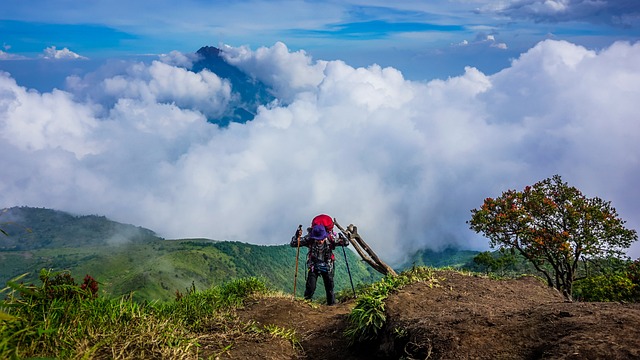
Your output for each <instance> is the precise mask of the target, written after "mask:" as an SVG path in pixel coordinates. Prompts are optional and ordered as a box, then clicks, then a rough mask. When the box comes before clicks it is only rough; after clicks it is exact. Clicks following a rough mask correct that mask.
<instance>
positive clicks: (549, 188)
mask: <svg viewBox="0 0 640 360" xmlns="http://www.w3.org/2000/svg"><path fill="white" fill-rule="evenodd" d="M471 213H472V217H471V220H470V221H468V222H467V223H468V224H469V227H470V228H471V229H472V230H474V231H475V232H477V233H482V234H483V235H484V236H486V237H487V238H489V240H490V245H491V247H492V248H495V247H499V248H507V249H515V250H517V251H518V252H520V254H522V256H524V257H525V258H526V259H527V260H529V261H530V262H531V263H532V264H533V266H534V267H535V268H536V269H537V270H538V271H540V272H541V273H542V274H543V275H544V276H545V278H546V280H547V283H548V284H549V286H553V287H555V288H556V289H558V290H559V291H561V292H562V293H563V294H564V295H565V296H566V297H567V298H568V299H571V291H572V286H573V282H574V280H576V276H577V270H578V265H579V264H580V263H581V262H588V261H590V260H593V259H596V258H601V257H623V256H624V249H627V248H628V247H629V246H631V243H632V242H633V241H635V240H637V239H638V235H637V234H636V231H635V230H630V229H627V228H625V227H624V224H625V221H623V220H622V219H620V218H619V217H618V214H617V212H616V209H615V208H613V207H612V206H611V203H610V202H608V201H604V200H602V199H600V198H597V197H595V198H586V197H585V196H584V195H582V193H581V192H580V191H579V190H578V189H576V188H575V187H572V186H569V185H568V184H567V183H564V182H562V179H561V177H560V176H559V175H554V176H553V177H552V178H549V179H545V180H543V181H540V182H538V183H536V184H535V185H533V186H527V187H525V188H524V190H523V191H515V190H508V191H506V192H504V193H502V195H501V196H500V197H498V198H495V199H492V198H487V199H485V200H484V204H482V207H481V208H479V209H474V210H471ZM545 263H546V264H548V265H549V266H544V264H545Z"/></svg>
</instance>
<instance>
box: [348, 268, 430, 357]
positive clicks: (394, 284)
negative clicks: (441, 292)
mask: <svg viewBox="0 0 640 360" xmlns="http://www.w3.org/2000/svg"><path fill="white" fill-rule="evenodd" d="M419 281H426V282H428V284H429V286H430V287H433V286H439V285H438V280H437V279H436V278H435V276H434V273H433V270H432V269H430V268H425V267H413V268H412V269H411V270H408V271H405V272H403V273H401V274H400V275H398V276H386V277H384V278H382V280H380V281H378V282H376V283H373V284H371V285H370V286H369V288H367V289H366V290H365V291H363V292H362V295H360V297H359V298H358V300H357V301H356V306H355V307H354V308H353V310H352V311H351V313H349V316H348V321H349V325H348V327H347V329H346V330H345V336H347V337H348V338H349V341H350V343H351V344H354V343H356V342H368V341H372V340H374V339H376V338H377V336H378V333H379V332H380V330H381V329H382V328H383V327H384V326H385V324H386V320H387V318H386V314H385V300H386V298H387V297H388V296H389V295H390V294H391V293H392V292H394V291H397V290H398V289H400V288H402V287H403V286H406V285H408V284H411V283H415V282H419Z"/></svg>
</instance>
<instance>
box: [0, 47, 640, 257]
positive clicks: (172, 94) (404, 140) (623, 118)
mask: <svg viewBox="0 0 640 360" xmlns="http://www.w3.org/2000/svg"><path fill="white" fill-rule="evenodd" d="M225 56H226V58H227V59H229V61H230V62H232V63H233V64H235V65H236V66H238V67H239V68H241V69H244V70H245V71H248V72H250V73H252V74H253V75H254V76H255V77H256V78H259V79H261V80H263V81H264V82H265V83H267V84H269V85H270V86H272V87H273V88H274V90H275V93H277V94H278V96H279V97H280V98H279V100H280V102H277V103H272V104H269V105H265V106H263V107H261V108H260V109H259V111H258V114H257V115H256V116H255V118H254V119H253V120H252V121H249V122H247V123H245V124H240V123H231V124H230V125H229V126H228V127H224V128H221V127H218V126H216V125H214V124H212V123H210V122H208V121H207V114H211V113H220V112H224V111H225V108H226V107H227V106H228V104H227V103H226V102H225V99H227V98H228V97H229V96H232V95H230V94H232V93H233V89H229V88H228V86H229V85H228V83H226V82H225V80H224V79H220V78H217V76H216V75H215V74H213V73H210V72H207V71H206V70H205V71H203V72H200V73H193V72H190V71H187V70H185V69H184V68H178V67H173V66H171V65H168V64H166V63H162V62H153V63H151V64H140V63H137V64H129V65H127V66H124V67H121V68H119V69H120V70H119V71H118V72H117V74H118V75H114V74H115V72H104V73H99V74H103V75H104V74H108V75H107V76H94V77H85V78H82V79H78V78H76V79H75V80H74V81H71V83H72V84H75V85H76V87H71V88H69V89H67V91H60V90H56V91H53V92H51V93H38V92H36V91H33V90H28V89H25V88H24V87H21V86H20V85H19V84H17V83H16V82H15V81H14V80H13V79H12V78H11V77H10V76H9V75H8V74H2V75H0V137H1V138H2V141H0V151H1V152H2V154H3V156H2V157H1V158H0V165H1V166H2V168H3V176H2V178H1V180H0V205H1V206H14V205H31V206H44V207H50V208H56V209H62V210H68V211H73V212H75V213H91V214H104V215H106V216H108V217H110V218H113V219H115V220H118V221H124V222H128V223H133V224H136V225H140V226H144V227H148V228H151V229H153V230H155V231H157V232H159V233H160V234H161V235H163V236H165V237H169V238H172V237H196V236H197V237H201V236H202V237H209V238H214V239H227V240H240V241H246V242H251V243H258V244H276V243H285V242H287V241H288V239H289V238H290V237H291V236H292V235H293V232H294V231H295V228H296V227H297V225H298V224H300V223H302V224H306V223H307V222H309V221H310V220H311V219H312V217H313V216H315V215H317V214H318V213H321V212H326V213H329V214H331V215H332V216H335V217H336V218H337V219H338V220H339V221H340V222H342V223H343V224H344V225H347V224H348V223H354V224H356V225H358V226H359V229H360V232H361V234H362V235H363V237H364V239H365V240H366V241H367V242H369V243H370V244H371V245H372V247H373V248H374V249H375V250H376V251H377V252H379V253H380V254H382V256H383V258H385V259H386V260H387V261H389V262H392V263H394V262H398V261H401V260H402V259H403V256H405V255H406V254H408V253H410V252H411V251H414V250H417V249H421V248H431V249H442V248H444V247H446V246H449V245H457V246H462V247H465V248H475V249H484V248H486V247H487V241H486V240H485V239H482V238H480V237H479V236H477V235H476V234H474V233H472V232H471V231H470V230H469V229H468V227H467V225H466V223H465V221H466V220H468V219H469V217H470V210H471V209H473V208H476V207H478V206H480V205H481V204H482V200H483V199H484V198H485V197H487V196H498V195H500V193H501V192H502V191H504V190H506V189H510V188H515V189H521V188H523V187H524V186H525V185H529V184H533V183H534V182H536V181H539V180H542V179H544V178H547V177H550V176H552V175H553V174H560V175H562V176H563V179H564V180H566V181H568V182H569V183H570V184H571V185H574V186H577V187H578V188H580V189H581V190H583V192H585V194H587V196H599V197H602V198H604V199H606V200H611V201H612V203H613V205H614V206H615V207H616V208H617V209H618V211H619V212H620V214H621V216H622V217H623V218H624V219H626V220H628V221H629V222H628V225H629V226H630V227H632V228H636V229H638V225H639V224H638V220H637V219H639V218H640V216H639V215H640V210H639V209H638V205H637V204H639V203H640V191H638V190H634V189H637V184H638V183H639V182H640V171H639V170H638V169H640V166H638V165H639V162H640V148H639V147H638V146H637V134H639V133H640V123H639V122H638V117H637V105H636V103H637V99H638V98H640V86H639V85H638V84H640V65H639V64H638V62H637V59H638V58H639V56H640V44H639V43H636V44H629V43H623V42H620V43H616V44H614V45H612V46H611V47H609V48H607V49H604V50H602V51H599V52H596V51H593V50H589V49H586V48H583V47H580V46H577V45H574V44H571V43H567V42H561V41H553V40H547V41H544V42H541V43H539V44H537V45H536V46H535V47H533V48H532V49H530V50H529V51H527V52H526V53H524V54H522V55H521V56H520V57H519V58H517V59H516V60H514V61H513V63H512V65H511V66H510V67H508V68H506V69H504V70H503V71H501V72H499V73H497V74H494V75H491V76H488V75H486V74H483V73H482V72H480V71H478V70H477V69H475V68H472V67H469V68H466V70H465V73H464V74H463V75H461V76H458V77H454V78H449V79H447V80H433V81H430V82H427V83H422V82H412V81H408V80H406V79H405V78H404V77H403V76H402V74H401V73H400V72H399V71H398V70H396V69H393V68H382V67H380V66H377V65H372V66H369V67H366V68H354V67H351V66H349V65H348V64H346V63H344V62H342V61H313V60H312V59H311V58H310V57H309V56H308V55H306V54H305V53H304V52H291V51H289V50H288V49H287V48H286V46H285V45H284V44H279V43H278V44H276V45H274V46H273V47H270V48H260V49H258V50H255V51H252V50H250V49H248V48H226V49H225ZM225 84H226V85H225ZM81 89H85V91H86V93H85V94H84V96H83V91H81ZM87 94H88V95H87ZM635 255H636V256H637V255H638V254H637V253H636V254H635Z"/></svg>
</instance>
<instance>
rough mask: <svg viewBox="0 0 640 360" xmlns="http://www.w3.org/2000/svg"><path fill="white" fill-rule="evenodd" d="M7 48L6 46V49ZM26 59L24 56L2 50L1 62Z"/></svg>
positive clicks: (0, 53) (0, 54)
mask: <svg viewBox="0 0 640 360" xmlns="http://www.w3.org/2000/svg"><path fill="white" fill-rule="evenodd" d="M6 47H7V46H5V48H6ZM24 59H26V57H24V56H22V55H16V54H11V53H8V52H4V51H2V50H0V61H2V60H24Z"/></svg>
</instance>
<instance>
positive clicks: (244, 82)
mask: <svg viewBox="0 0 640 360" xmlns="http://www.w3.org/2000/svg"><path fill="white" fill-rule="evenodd" d="M221 53H222V50H220V49H218V48H216V47H214V46H203V47H201V48H200V49H199V50H198V51H197V52H196V54H198V55H200V59H199V60H197V61H196V62H195V63H194V64H193V68H192V69H191V70H192V71H194V72H199V71H202V70H203V69H207V70H209V71H211V72H212V73H214V74H216V75H218V76H219V77H220V78H222V79H227V80H228V81H229V82H230V83H231V91H232V92H233V93H235V94H236V95H237V96H235V97H234V98H233V100H232V102H231V103H230V104H229V109H228V111H227V112H226V113H225V114H224V116H222V117H221V118H218V119H209V122H212V123H216V124H218V125H220V126H227V125H228V124H229V123H230V122H237V123H246V122H247V121H251V120H253V117H254V116H255V115H256V113H257V111H258V107H259V106H261V105H266V104H268V103H270V102H272V101H273V100H274V99H275V97H274V96H273V95H272V94H271V93H270V91H269V89H268V87H267V86H266V85H265V84H264V83H262V82H261V81H259V80H257V79H255V78H254V77H253V76H252V75H251V74H247V73H246V72H245V71H243V70H242V69H240V68H238V67H236V66H235V65H232V64H229V63H228V62H227V61H226V60H225V59H224V57H222V56H221Z"/></svg>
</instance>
